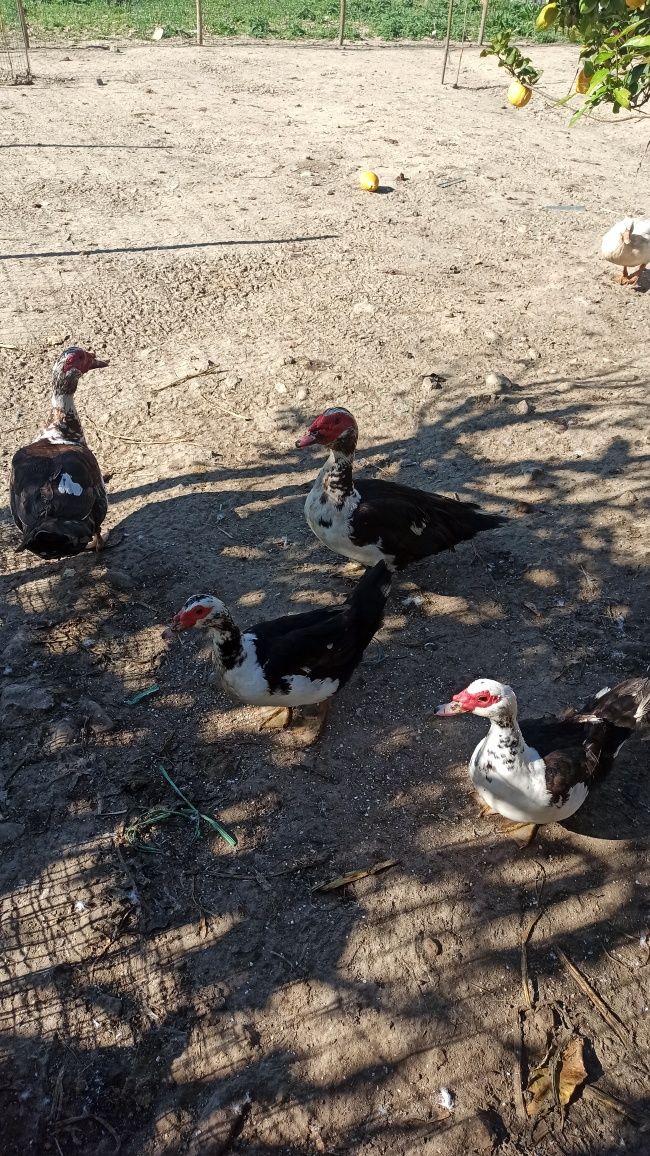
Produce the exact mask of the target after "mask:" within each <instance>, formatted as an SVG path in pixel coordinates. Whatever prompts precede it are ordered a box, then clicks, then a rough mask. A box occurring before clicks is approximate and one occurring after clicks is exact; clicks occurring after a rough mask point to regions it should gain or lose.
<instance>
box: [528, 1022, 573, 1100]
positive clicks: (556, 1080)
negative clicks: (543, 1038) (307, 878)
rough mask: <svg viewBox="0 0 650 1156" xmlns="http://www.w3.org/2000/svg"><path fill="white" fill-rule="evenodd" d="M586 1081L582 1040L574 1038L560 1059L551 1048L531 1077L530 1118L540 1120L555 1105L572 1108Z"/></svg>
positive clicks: (529, 1090) (529, 1085)
mask: <svg viewBox="0 0 650 1156" xmlns="http://www.w3.org/2000/svg"><path fill="white" fill-rule="evenodd" d="M586 1079H587V1072H586V1069H585V1065H584V1060H583V1043H582V1040H581V1039H580V1038H579V1036H574V1037H573V1038H572V1039H570V1040H569V1042H568V1043H567V1044H566V1045H565V1047H564V1048H563V1050H562V1052H561V1054H560V1055H559V1056H558V1054H557V1052H556V1050H555V1048H554V1047H553V1048H551V1050H550V1052H549V1053H548V1054H547V1055H546V1056H545V1057H544V1059H543V1060H542V1063H541V1064H540V1065H539V1066H538V1067H537V1068H535V1069H534V1071H533V1072H532V1073H531V1076H530V1079H529V1081H528V1087H527V1088H526V1091H527V1092H528V1094H529V1095H530V1097H531V1099H530V1100H529V1101H528V1103H527V1104H526V1112H527V1113H528V1115H529V1116H537V1115H539V1113H540V1112H541V1111H542V1110H543V1109H545V1108H549V1107H551V1105H552V1104H553V1103H554V1102H559V1103H560V1104H562V1105H563V1106H564V1105H566V1104H569V1103H570V1102H571V1099H572V1097H573V1094H574V1092H575V1091H576V1090H577V1089H578V1088H580V1087H581V1086H582V1084H584V1082H585V1080H586ZM556 1096H557V1098H556Z"/></svg>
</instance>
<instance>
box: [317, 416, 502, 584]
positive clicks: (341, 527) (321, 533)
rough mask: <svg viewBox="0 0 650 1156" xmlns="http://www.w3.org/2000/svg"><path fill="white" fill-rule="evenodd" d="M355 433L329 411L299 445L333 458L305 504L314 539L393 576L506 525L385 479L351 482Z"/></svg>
mask: <svg viewBox="0 0 650 1156" xmlns="http://www.w3.org/2000/svg"><path fill="white" fill-rule="evenodd" d="M357 438H358V428H357V423H356V421H355V420H354V418H353V416H352V414H351V413H350V412H349V410H347V409H343V408H342V407H341V406H336V407H334V408H333V409H326V410H325V412H324V413H322V414H320V416H319V417H317V418H316V419H315V420H314V421H313V422H312V423H311V425H310V427H309V430H308V431H307V433H306V434H305V435H304V436H303V437H301V438H299V439H298V441H297V442H296V445H297V446H298V447H299V448H301V449H302V448H305V447H307V446H314V445H318V446H326V447H327V449H328V450H329V458H328V460H327V461H326V463H325V465H324V466H323V468H322V470H321V471H320V473H319V475H318V477H317V478H316V481H315V482H314V485H313V487H312V489H311V491H310V493H309V495H308V497H307V501H306V502H305V517H306V519H307V523H308V525H309V526H310V527H311V529H312V530H313V532H314V534H315V535H316V537H317V538H318V539H320V541H321V542H323V544H324V545H325V546H328V547H329V549H330V550H333V551H334V553H336V554H342V555H343V556H344V557H345V558H351V559H352V560H353V561H355V562H360V563H361V565H362V566H374V565H375V563H377V562H379V561H383V562H385V563H386V565H387V566H389V567H390V568H391V569H393V570H402V569H403V568H404V567H405V566H408V565H409V564H410V563H411V562H417V561H419V560H420V559H421V558H428V557H429V555H431V554H439V553H440V552H441V551H442V550H453V548H454V546H456V545H457V544H458V543H459V542H465V541H467V540H468V539H469V538H473V537H474V535H475V534H479V533H481V532H482V531H484V530H492V529H495V528H496V527H497V526H501V525H503V523H504V522H505V521H506V519H505V518H502V517H501V516H500V515H498V514H486V513H483V511H482V510H480V509H479V507H478V506H477V505H475V503H474V502H460V501H457V500H456V499H454V498H446V497H443V496H442V495H441V494H432V493H428V492H427V491H425V490H415V489H412V488H411V487H410V486H402V485H399V484H398V483H397V482H387V481H384V480H383V479H380V478H356V479H355V478H353V475H352V465H353V461H354V452H355V449H356V445H357Z"/></svg>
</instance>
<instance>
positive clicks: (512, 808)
mask: <svg viewBox="0 0 650 1156" xmlns="http://www.w3.org/2000/svg"><path fill="white" fill-rule="evenodd" d="M469 773H470V778H471V780H472V783H473V784H474V786H475V788H476V790H477V791H478V793H479V795H480V796H481V798H482V799H483V801H484V802H485V803H486V804H487V806H488V807H490V808H491V810H493V811H496V812H497V813H498V814H499V815H503V816H505V818H506V819H512V820H513V821H514V822H518V823H557V822H560V821H561V820H562V819H568V818H569V816H570V815H573V814H574V813H575V811H577V810H578V808H579V807H581V806H582V804H583V803H584V801H585V799H586V797H587V794H588V788H587V786H586V784H585V783H576V784H575V785H574V786H573V787H571V789H570V790H569V791H568V793H567V794H566V795H564V796H563V797H562V799H561V800H559V801H557V802H555V801H554V800H553V797H552V796H551V793H550V791H549V789H548V786H547V784H546V765H545V763H544V760H543V758H542V757H541V755H540V754H539V753H538V751H536V750H535V749H534V748H533V747H529V746H526V744H525V743H523V741H522V743H521V744H520V746H519V747H518V749H517V750H514V748H513V749H511V750H510V751H509V752H508V751H507V750H504V747H503V742H502V739H501V740H500V739H499V738H498V737H496V738H495V736H494V735H493V734H492V732H490V734H488V735H487V737H486V738H484V739H483V740H482V742H480V743H479V744H478V746H477V747H476V750H475V751H474V754H473V755H472V758H471V762H470V768H469Z"/></svg>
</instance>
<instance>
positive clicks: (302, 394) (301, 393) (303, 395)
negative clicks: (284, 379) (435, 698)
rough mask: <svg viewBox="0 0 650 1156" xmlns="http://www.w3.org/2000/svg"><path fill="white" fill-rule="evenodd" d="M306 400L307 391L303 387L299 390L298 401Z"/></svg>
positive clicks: (297, 393)
mask: <svg viewBox="0 0 650 1156" xmlns="http://www.w3.org/2000/svg"><path fill="white" fill-rule="evenodd" d="M306 400H307V390H306V389H305V387H304V385H301V387H300V389H299V390H297V392H296V401H306Z"/></svg>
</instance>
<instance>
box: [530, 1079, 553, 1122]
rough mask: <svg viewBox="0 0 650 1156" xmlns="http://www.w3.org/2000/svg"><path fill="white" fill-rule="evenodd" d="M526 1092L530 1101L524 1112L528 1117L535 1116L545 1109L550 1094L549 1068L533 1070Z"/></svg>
mask: <svg viewBox="0 0 650 1156" xmlns="http://www.w3.org/2000/svg"><path fill="white" fill-rule="evenodd" d="M526 1091H527V1092H528V1093H529V1094H530V1095H531V1096H532V1099H531V1100H529V1101H528V1103H527V1104H526V1111H527V1113H528V1115H529V1116H537V1115H538V1113H539V1112H541V1110H542V1108H545V1107H547V1105H548V1103H549V1101H550V1099H551V1092H552V1081H551V1070H550V1067H546V1068H535V1071H534V1072H533V1073H532V1075H531V1077H530V1079H529V1081H528V1087H527V1088H526Z"/></svg>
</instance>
